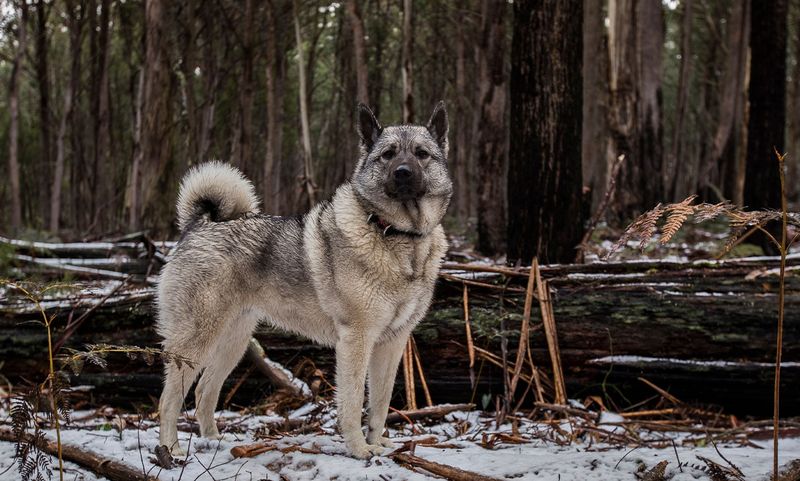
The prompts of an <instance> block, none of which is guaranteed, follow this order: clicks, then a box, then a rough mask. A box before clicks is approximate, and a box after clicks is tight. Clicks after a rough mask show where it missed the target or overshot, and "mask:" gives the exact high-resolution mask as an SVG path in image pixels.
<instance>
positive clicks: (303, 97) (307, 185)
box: [293, 0, 317, 208]
mask: <svg viewBox="0 0 800 481" xmlns="http://www.w3.org/2000/svg"><path fill="white" fill-rule="evenodd" d="M293 5H294V15H293V16H294V36H295V45H296V46H297V73H298V80H299V81H298V84H299V85H298V96H299V97H300V129H301V135H302V145H303V179H302V180H301V182H302V188H303V191H305V194H306V201H307V202H308V208H311V207H312V206H314V204H316V203H317V200H316V193H315V185H314V173H313V171H312V165H313V163H312V159H311V127H310V126H309V121H308V87H307V86H306V64H305V61H304V60H303V33H302V31H301V30H300V12H299V11H298V6H297V0H293Z"/></svg>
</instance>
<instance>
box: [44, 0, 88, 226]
mask: <svg viewBox="0 0 800 481" xmlns="http://www.w3.org/2000/svg"><path fill="white" fill-rule="evenodd" d="M65 5H66V10H67V11H66V13H67V30H68V31H69V52H70V70H69V71H70V74H69V81H68V82H67V87H66V90H65V92H64V109H63V111H62V113H61V121H60V123H59V126H58V136H57V137H56V161H55V169H54V171H53V187H52V189H51V191H50V231H51V232H58V230H59V227H60V219H61V188H62V185H63V183H64V157H65V146H64V144H65V137H66V135H67V128H68V127H69V126H70V125H72V126H73V128H74V117H75V116H74V111H73V109H74V105H75V96H76V95H77V92H78V89H80V81H81V77H80V75H81V52H82V48H81V45H82V40H81V39H82V37H83V24H84V19H85V12H86V8H85V5H80V4H79V3H77V2H76V1H75V0H67V1H66V3H65Z"/></svg>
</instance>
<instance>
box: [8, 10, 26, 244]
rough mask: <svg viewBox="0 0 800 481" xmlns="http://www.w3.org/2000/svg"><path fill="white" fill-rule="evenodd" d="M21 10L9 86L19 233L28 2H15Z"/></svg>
mask: <svg viewBox="0 0 800 481" xmlns="http://www.w3.org/2000/svg"><path fill="white" fill-rule="evenodd" d="M15 7H18V8H19V17H18V19H17V22H16V23H17V48H16V51H15V52H14V62H13V64H12V66H11V81H10V82H9V86H8V111H9V116H10V122H9V128H8V176H9V183H10V184H11V228H12V229H13V230H14V231H18V230H19V229H20V228H21V227H22V198H21V197H20V188H19V185H20V175H19V84H20V73H21V70H22V59H23V58H24V57H25V51H26V50H27V48H28V36H27V28H26V27H27V23H28V3H27V1H26V0H19V2H18V3H17V2H15Z"/></svg>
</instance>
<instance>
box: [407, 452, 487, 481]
mask: <svg viewBox="0 0 800 481" xmlns="http://www.w3.org/2000/svg"><path fill="white" fill-rule="evenodd" d="M392 459H393V460H394V461H396V462H397V463H398V464H400V465H409V466H413V467H415V468H422V469H424V470H425V471H428V472H430V473H433V474H435V475H437V476H441V477H443V478H445V479H449V480H451V481H498V478H492V477H490V476H484V475H482V474H478V473H475V472H472V471H466V470H463V469H459V468H454V467H453V466H448V465H447V464H441V463H434V462H433V461H428V460H427V459H423V458H420V457H418V456H414V455H413V454H407V453H397V454H394V455H392Z"/></svg>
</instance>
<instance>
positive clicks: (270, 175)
mask: <svg viewBox="0 0 800 481" xmlns="http://www.w3.org/2000/svg"><path fill="white" fill-rule="evenodd" d="M280 13H281V12H279V11H278V7H277V5H276V4H275V3H274V2H268V3H267V32H266V33H267V71H266V90H267V105H266V117H267V118H266V131H267V132H266V137H267V140H266V153H265V158H264V177H265V178H264V183H263V188H264V211H265V212H267V213H273V214H280V213H281V209H282V205H281V195H280V193H281V185H282V183H281V163H282V160H281V159H282V155H281V152H282V150H283V121H282V119H283V83H284V78H285V75H284V72H285V69H284V65H285V54H284V50H283V43H280V44H279V38H280V37H281V35H279V31H278V28H279V25H278V18H279V15H280Z"/></svg>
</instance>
